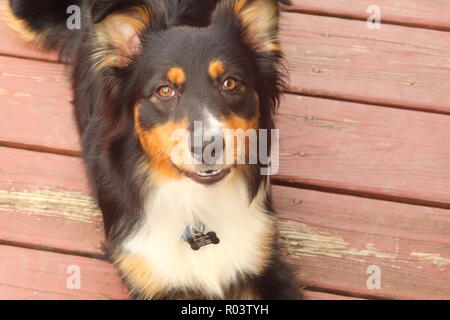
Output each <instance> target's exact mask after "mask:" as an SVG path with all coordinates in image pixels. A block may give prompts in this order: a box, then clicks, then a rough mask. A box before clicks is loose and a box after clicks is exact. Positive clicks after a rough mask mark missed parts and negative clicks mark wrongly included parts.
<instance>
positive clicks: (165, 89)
mask: <svg viewBox="0 0 450 320" xmlns="http://www.w3.org/2000/svg"><path fill="white" fill-rule="evenodd" d="M156 93H157V94H158V96H160V97H161V98H170V97H173V96H175V90H173V89H172V88H171V87H169V86H162V87H159V88H158V90H156Z"/></svg>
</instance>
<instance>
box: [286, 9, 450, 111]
mask: <svg viewBox="0 0 450 320" xmlns="http://www.w3.org/2000/svg"><path fill="white" fill-rule="evenodd" d="M282 30H283V32H282V44H283V46H284V48H285V51H286V54H287V60H288V61H289V69H290V70H291V81H290V84H291V90H293V91H297V92H301V93H305V94H309V95H315V96H327V97H333V98H338V99H345V100H352V101H361V102H366V103H373V104H382V105H389V106H395V107H401V108H403V107H407V108H413V109H417V110H428V111H434V112H443V113H450V99H449V92H450V82H449V81H448V79H449V78H450V64H449V60H448V57H449V56H450V41H448V40H449V39H450V34H449V33H448V32H443V31H434V30H425V29H417V28H407V27H402V26H394V25H383V27H382V29H381V30H369V29H368V28H367V26H366V23H365V22H363V21H355V20H345V19H339V18H330V17H321V16H313V15H307V14H294V13H291V14H286V15H285V16H284V19H282Z"/></svg>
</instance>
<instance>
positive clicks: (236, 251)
mask: <svg viewBox="0 0 450 320" xmlns="http://www.w3.org/2000/svg"><path fill="white" fill-rule="evenodd" d="M264 193H265V190H264V188H261V190H260V191H259V193H258V195H257V196H256V198H255V199H254V200H253V202H252V203H251V204H249V200H248V199H249V198H248V191H247V186H246V184H245V183H244V181H243V180H242V179H241V178H240V177H239V176H238V175H237V174H236V173H232V174H230V176H229V177H227V178H226V180H225V181H222V182H221V183H219V184H218V185H217V186H212V187H203V186H199V185H197V184H195V183H193V182H192V181H191V180H189V179H187V178H186V179H183V180H181V181H176V182H169V183H165V184H163V185H161V186H160V187H158V190H156V191H155V192H153V193H152V196H151V197H150V198H149V199H148V200H147V203H146V218H145V220H144V221H143V223H142V225H141V226H140V227H139V228H138V229H137V231H136V232H135V233H134V234H133V235H131V236H130V237H129V238H128V239H127V240H126V241H125V242H124V244H123V249H124V250H125V251H127V252H129V253H132V254H135V255H137V256H139V257H140V258H141V259H143V260H144V261H145V263H146V264H147V265H148V266H149V268H151V270H152V274H153V276H155V277H157V278H158V279H159V282H160V283H162V284H163V285H164V287H166V288H180V287H182V288H187V289H188V288H196V289H200V290H201V291H202V292H205V293H206V294H209V295H211V296H222V295H223V290H224V288H225V287H226V286H227V285H229V284H230V283H231V282H232V281H233V280H234V279H235V278H236V277H237V276H238V275H239V274H240V273H245V274H255V273H258V272H259V271H261V268H262V267H263V266H264V263H265V262H266V261H265V259H267V256H268V251H270V248H269V247H270V242H271V235H272V232H273V220H272V218H271V216H270V215H268V214H267V213H266V212H264V207H263V205H262V201H263V200H264ZM196 219H197V220H199V221H201V222H202V223H203V224H204V225H205V226H206V229H205V232H207V231H214V232H216V234H217V236H218V237H219V239H220V243H219V244H217V245H214V244H210V245H207V246H204V247H202V248H200V250H198V251H193V250H192V249H191V248H190V246H189V244H188V243H186V242H185V241H183V239H182V237H181V236H182V233H183V230H184V228H185V227H186V226H187V225H190V224H193V223H194V221H195V220H196Z"/></svg>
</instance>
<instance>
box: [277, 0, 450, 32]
mask: <svg viewBox="0 0 450 320" xmlns="http://www.w3.org/2000/svg"><path fill="white" fill-rule="evenodd" d="M292 2H293V6H290V7H285V8H284V9H285V10H288V11H300V12H305V13H311V14H325V15H330V16H340V17H349V18H352V19H362V20H366V19H367V18H368V17H369V16H370V15H371V14H370V13H367V9H368V8H369V6H371V5H374V4H375V5H377V6H378V7H379V8H380V10H381V19H382V22H383V21H384V22H386V23H399V24H408V25H414V26H419V27H425V28H436V29H444V30H450V2H448V1H447V0H435V1H426V0H378V1H376V2H374V1H370V0H339V1H335V0H325V1H317V0H292Z"/></svg>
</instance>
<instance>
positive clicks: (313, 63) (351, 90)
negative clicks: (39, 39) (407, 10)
mask: <svg viewBox="0 0 450 320" xmlns="http://www.w3.org/2000/svg"><path fill="white" fill-rule="evenodd" d="M386 1H387V0H386ZM449 21H450V20H449ZM0 22H1V23H0V32H2V33H1V34H2V42H3V43H4V44H3V45H2V49H1V53H5V54H8V55H14V56H24V57H31V58H37V57H39V55H41V53H38V52H36V51H34V50H31V49H30V47H24V45H23V44H19V43H18V42H19V40H18V39H17V36H16V35H14V33H12V31H11V30H9V29H8V27H7V26H6V25H5V23H4V21H3V22H2V20H0ZM282 22H283V25H282V43H283V46H284V47H285V49H286V54H287V58H288V61H289V67H290V70H291V89H290V90H292V91H297V92H301V93H305V94H309V95H316V96H317V95H318V96H328V97H333V98H338V99H346V100H355V101H361V102H367V103H375V104H383V105H391V106H396V107H407V108H413V109H418V110H430V111H435V112H444V113H450V103H449V101H450V99H449V92H450V90H449V89H450V82H448V81H447V80H445V79H448V78H449V76H450V64H449V62H448V56H449V55H450V42H449V41H447V40H448V39H449V38H450V35H449V34H448V33H447V32H441V31H433V30H422V29H416V28H415V29H411V28H406V27H401V26H392V25H383V28H382V30H369V29H368V28H367V26H366V23H365V22H361V21H352V20H344V19H337V18H330V17H322V16H312V15H307V14H297V13H286V14H284V19H282Z"/></svg>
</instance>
